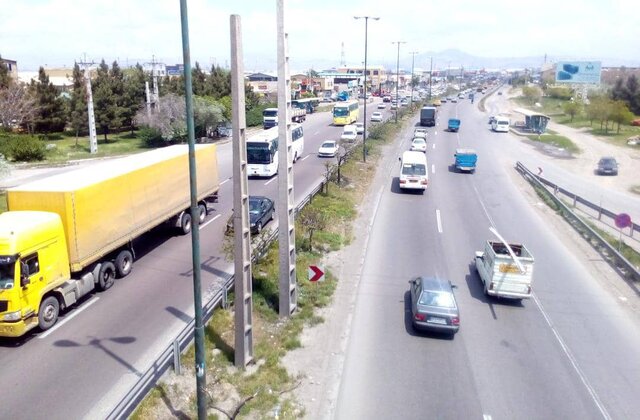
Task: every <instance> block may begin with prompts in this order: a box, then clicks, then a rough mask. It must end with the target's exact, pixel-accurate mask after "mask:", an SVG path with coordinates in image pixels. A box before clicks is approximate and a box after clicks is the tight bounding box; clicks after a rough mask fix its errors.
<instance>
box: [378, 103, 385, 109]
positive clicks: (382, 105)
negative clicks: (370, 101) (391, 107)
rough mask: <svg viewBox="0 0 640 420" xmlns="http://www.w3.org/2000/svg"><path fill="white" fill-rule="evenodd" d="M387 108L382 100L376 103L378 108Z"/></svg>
mask: <svg viewBox="0 0 640 420" xmlns="http://www.w3.org/2000/svg"><path fill="white" fill-rule="evenodd" d="M386 108H387V104H385V103H384V102H380V103H379V104H378V109H386Z"/></svg>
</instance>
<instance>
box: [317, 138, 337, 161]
mask: <svg viewBox="0 0 640 420" xmlns="http://www.w3.org/2000/svg"><path fill="white" fill-rule="evenodd" d="M338 149H339V146H338V142H337V141H335V140H327V141H325V142H323V143H322V144H321V145H320V148H319V149H318V157H335V156H336V153H338Z"/></svg>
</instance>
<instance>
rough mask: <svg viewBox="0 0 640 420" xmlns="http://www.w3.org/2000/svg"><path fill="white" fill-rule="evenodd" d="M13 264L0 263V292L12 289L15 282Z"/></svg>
mask: <svg viewBox="0 0 640 420" xmlns="http://www.w3.org/2000/svg"><path fill="white" fill-rule="evenodd" d="M15 266H16V264H15V262H10V263H5V262H2V263H0V290H2V289H12V288H13V283H14V281H15Z"/></svg>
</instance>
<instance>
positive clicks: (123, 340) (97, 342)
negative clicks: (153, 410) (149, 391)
mask: <svg viewBox="0 0 640 420" xmlns="http://www.w3.org/2000/svg"><path fill="white" fill-rule="evenodd" d="M135 341H136V338H135V337H111V338H102V339H100V338H92V339H91V340H90V341H89V342H88V343H87V344H80V343H77V342H75V341H73V340H58V341H55V342H54V343H53V345H54V346H56V347H68V348H71V347H88V346H91V347H95V348H97V349H99V350H102V351H103V352H104V353H105V354H107V355H108V356H110V357H111V358H112V359H113V360H115V361H116V362H118V363H120V364H121V365H122V366H124V367H125V368H127V369H128V370H129V371H130V372H131V373H133V374H135V375H136V376H137V377H141V376H142V373H141V372H139V371H138V370H137V369H136V368H135V367H133V365H131V364H129V362H127V361H126V360H124V359H123V358H122V357H120V356H119V355H117V354H116V353H114V352H113V351H111V350H110V349H108V348H107V347H105V346H104V345H103V343H104V342H113V343H116V344H131V343H134V342H135Z"/></svg>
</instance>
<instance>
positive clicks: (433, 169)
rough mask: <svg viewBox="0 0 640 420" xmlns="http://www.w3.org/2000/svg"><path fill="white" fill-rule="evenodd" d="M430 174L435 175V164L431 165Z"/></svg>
mask: <svg viewBox="0 0 640 420" xmlns="http://www.w3.org/2000/svg"><path fill="white" fill-rule="evenodd" d="M431 173H432V174H435V173H436V164H435V163H434V164H433V165H431Z"/></svg>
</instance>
